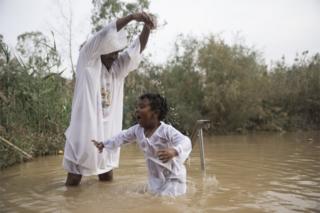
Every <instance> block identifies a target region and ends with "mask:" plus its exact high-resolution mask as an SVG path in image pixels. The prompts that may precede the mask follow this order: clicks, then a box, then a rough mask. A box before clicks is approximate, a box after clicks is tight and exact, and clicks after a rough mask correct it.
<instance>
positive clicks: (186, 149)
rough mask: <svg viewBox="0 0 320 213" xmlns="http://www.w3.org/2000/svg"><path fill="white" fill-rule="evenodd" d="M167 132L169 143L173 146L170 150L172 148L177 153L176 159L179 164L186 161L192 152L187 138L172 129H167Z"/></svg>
mask: <svg viewBox="0 0 320 213" xmlns="http://www.w3.org/2000/svg"><path fill="white" fill-rule="evenodd" d="M168 131H169V132H168V134H169V138H170V142H171V144H172V146H173V147H172V148H174V149H175V150H176V151H177V153H178V156H177V159H178V160H179V161H181V162H184V161H185V160H187V158H188V156H189V154H190V152H191V150H192V146H191V141H190V139H189V137H187V136H185V135H183V134H182V133H181V132H179V131H178V130H176V129H175V128H173V127H171V128H169V129H168Z"/></svg>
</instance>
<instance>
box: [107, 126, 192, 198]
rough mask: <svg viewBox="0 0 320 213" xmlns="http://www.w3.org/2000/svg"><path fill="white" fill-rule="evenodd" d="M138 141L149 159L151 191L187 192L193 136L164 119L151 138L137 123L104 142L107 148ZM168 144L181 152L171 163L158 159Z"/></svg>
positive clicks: (162, 192) (171, 194)
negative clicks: (189, 157)
mask: <svg viewBox="0 0 320 213" xmlns="http://www.w3.org/2000/svg"><path fill="white" fill-rule="evenodd" d="M134 141H137V143H138V144H139V147H140V149H141V150H142V151H143V153H144V157H145V159H146V164H147V169H148V176H149V184H148V185H149V190H150V192H151V193H155V194H158V195H169V196H177V195H182V194H184V193H186V189H187V185H186V168H185V166H184V162H185V160H186V159H187V158H188V156H189V154H190V152H191V149H192V148H191V142H190V139H189V138H188V137H187V136H185V135H183V134H182V133H180V132H179V131H178V130H176V129H175V128H174V127H172V126H171V125H168V124H165V123H163V122H161V125H160V126H159V127H158V128H157V130H156V131H155V132H154V133H153V135H152V136H151V137H150V138H147V137H146V136H145V134H144V129H143V128H142V127H141V126H140V125H139V124H137V125H135V126H133V127H131V128H129V129H127V130H123V131H122V132H121V133H119V134H118V135H116V136H114V137H112V138H111V139H108V140H106V141H104V142H103V144H104V146H105V148H106V149H104V151H105V150H113V149H117V148H118V147H120V146H121V145H122V144H126V143H132V142H134ZM165 148H174V149H175V150H176V151H177V153H178V156H176V157H174V158H173V159H171V160H170V161H168V162H167V163H162V161H160V160H159V159H158V156H157V151H158V150H159V149H165ZM104 151H103V152H104Z"/></svg>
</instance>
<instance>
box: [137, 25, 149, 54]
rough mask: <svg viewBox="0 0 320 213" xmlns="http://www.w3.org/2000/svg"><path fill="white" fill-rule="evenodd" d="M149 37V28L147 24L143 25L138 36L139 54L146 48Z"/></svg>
mask: <svg viewBox="0 0 320 213" xmlns="http://www.w3.org/2000/svg"><path fill="white" fill-rule="evenodd" d="M149 35H150V28H149V26H148V25H147V24H144V26H143V30H142V32H141V34H140V36H139V39H140V53H141V52H142V51H143V50H144V49H145V48H146V46H147V42H148V39H149Z"/></svg>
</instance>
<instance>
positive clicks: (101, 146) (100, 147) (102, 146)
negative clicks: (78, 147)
mask: <svg viewBox="0 0 320 213" xmlns="http://www.w3.org/2000/svg"><path fill="white" fill-rule="evenodd" d="M91 142H92V143H93V144H94V145H95V146H96V147H97V148H98V150H99V153H101V152H102V150H103V148H104V145H103V143H102V142H98V141H96V140H91Z"/></svg>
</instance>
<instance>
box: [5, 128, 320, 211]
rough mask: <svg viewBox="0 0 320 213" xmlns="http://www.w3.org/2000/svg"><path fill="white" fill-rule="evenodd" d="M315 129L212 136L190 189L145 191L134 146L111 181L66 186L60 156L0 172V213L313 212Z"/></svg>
mask: <svg viewBox="0 0 320 213" xmlns="http://www.w3.org/2000/svg"><path fill="white" fill-rule="evenodd" d="M319 136H320V132H308V133H301V132H300V133H286V134H282V135H281V134H255V135H246V136H215V137H211V138H206V140H205V148H206V149H205V156H206V172H205V173H202V172H201V169H200V159H199V149H198V147H197V146H196V147H195V149H194V151H193V153H192V155H191V160H190V162H189V163H188V164H187V169H188V192H187V194H186V195H184V196H180V197H177V198H170V197H156V196H153V195H151V194H149V193H148V192H147V186H146V182H147V176H146V175H147V172H146V168H145V162H144V159H143V155H142V153H141V152H140V151H139V149H138V148H137V147H136V145H129V146H127V147H124V148H123V149H122V153H121V160H120V168H119V169H117V170H116V171H115V180H114V181H113V182H109V183H104V182H99V181H98V180H97V177H94V176H92V177H84V178H83V181H82V183H81V185H80V186H79V187H73V188H67V187H65V186H64V180H65V175H66V173H65V171H64V170H63V169H62V165H61V164H62V156H50V157H45V158H38V159H35V160H34V161H32V162H28V163H25V164H21V165H16V166H13V167H11V168H8V169H6V170H3V171H1V172H0V183H1V184H0V212H90V213H93V212H108V211H109V212H316V211H318V210H319V209H320V175H319V171H320V141H319V138H320V137H319Z"/></svg>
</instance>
